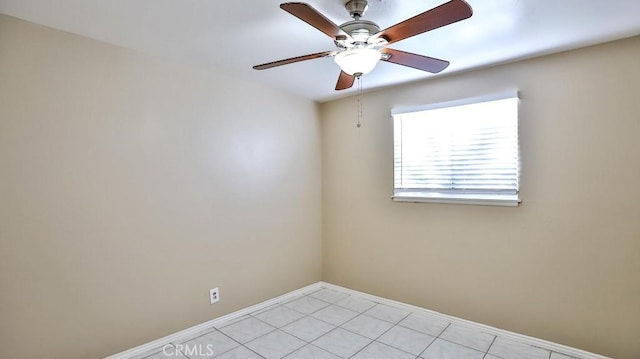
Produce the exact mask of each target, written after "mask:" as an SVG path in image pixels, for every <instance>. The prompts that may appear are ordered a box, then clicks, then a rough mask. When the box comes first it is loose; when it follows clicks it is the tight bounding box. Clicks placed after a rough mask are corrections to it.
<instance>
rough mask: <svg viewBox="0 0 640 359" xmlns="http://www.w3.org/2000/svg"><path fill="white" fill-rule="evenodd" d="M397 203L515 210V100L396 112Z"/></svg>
mask: <svg viewBox="0 0 640 359" xmlns="http://www.w3.org/2000/svg"><path fill="white" fill-rule="evenodd" d="M393 125H394V193H393V199H394V200H396V201H408V202H441V203H465V204H494V205H510V206H517V205H518V203H519V202H520V200H519V199H518V175H519V156H518V97H517V95H515V94H512V95H510V96H505V95H501V96H494V97H493V98H485V99H482V100H478V99H475V100H464V101H460V102H457V103H447V104H439V105H435V106H430V108H421V109H419V110H417V111H416V110H413V111H394V113H393Z"/></svg>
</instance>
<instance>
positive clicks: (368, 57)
mask: <svg viewBox="0 0 640 359" xmlns="http://www.w3.org/2000/svg"><path fill="white" fill-rule="evenodd" d="M380 57H381V56H380V51H378V50H374V49H368V48H355V49H349V50H345V51H343V52H341V53H339V54H337V55H336V57H335V61H336V63H337V64H338V66H340V69H342V71H344V72H346V73H347V74H349V75H351V76H353V75H354V74H362V75H365V74H368V73H369V72H371V71H372V70H373V69H374V68H375V67H376V65H377V64H378V61H380Z"/></svg>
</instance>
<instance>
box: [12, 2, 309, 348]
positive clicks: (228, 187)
mask: <svg viewBox="0 0 640 359" xmlns="http://www.w3.org/2000/svg"><path fill="white" fill-rule="evenodd" d="M320 154H321V153H320V122H319V116H318V113H317V106H316V105H315V104H314V103H313V102H311V101H308V100H303V99H301V98H297V97H294V96H291V95H286V94H283V93H280V92H278V91H274V90H273V89H268V88H263V87H261V86H258V85H256V84H252V83H248V82H243V81H239V80H235V79H231V78H229V77H226V76H223V75H215V74H211V73H206V72H201V71H198V70H194V69H189V68H186V67H181V66H176V65H170V64H167V63H164V62H162V61H158V60H154V59H151V58H149V57H146V56H143V55H140V54H138V53H135V52H133V51H129V50H125V49H121V48H118V47H114V46H110V45H106V44H102V43H99V42H96V41H92V40H88V39H85V38H81V37H78V36H74V35H70V34H67V33H63V32H59V31H54V30H50V29H47V28H44V27H40V26H36V25H33V24H29V23H26V22H22V21H19V20H16V19H13V18H9V17H6V16H1V15H0V357H2V358H83V359H84V358H99V357H103V356H106V355H109V354H113V353H116V352H119V351H122V350H125V349H128V348H130V347H133V346H136V345H140V344H143V343H145V342H148V341H150V340H153V339H157V338H159V337H162V336H164V335H167V334H170V333H172V332H175V331H178V330H181V329H185V328H187V327H189V326H192V325H195V324H198V323H202V322H205V321H207V320H210V319H212V318H215V317H218V316H220V315H222V314H225V313H228V312H231V311H234V310H236V309H239V308H242V307H246V306H248V305H251V304H255V303H257V302H259V301H262V300H265V299H268V298H271V297H274V296H276V295H280V294H283V293H285V292H288V291H291V290H294V289H297V288H300V287H302V286H305V285H308V284H310V283H314V282H317V281H319V280H320V279H321V277H320V275H321V196H320V194H321V188H320V186H321V180H320V177H321V175H320V169H321V168H320V167H321V162H320ZM213 287H219V288H220V290H221V298H222V300H221V302H220V303H218V304H216V305H214V306H210V305H209V304H208V290H209V289H210V288H213Z"/></svg>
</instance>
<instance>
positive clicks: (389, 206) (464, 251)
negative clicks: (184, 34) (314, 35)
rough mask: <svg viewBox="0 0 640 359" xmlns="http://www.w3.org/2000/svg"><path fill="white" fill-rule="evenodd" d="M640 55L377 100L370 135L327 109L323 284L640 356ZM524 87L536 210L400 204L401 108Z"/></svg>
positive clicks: (601, 55)
mask: <svg viewBox="0 0 640 359" xmlns="http://www.w3.org/2000/svg"><path fill="white" fill-rule="evenodd" d="M638 59H640V37H636V38H631V39H627V40H623V41H618V42H614V43H609V44H604V45H600V46H595V47H590V48H586V49H581V50H577V51H571V52H567V53H562V54H558V55H553V56H546V57H542V58H538V59H534V60H529V61H523V62H518V63H514V64H509V65H503V66H498V67H494V68H489V69H484V70H480V71H473V72H468V73H463V74H459V75H452V76H449V77H443V78H440V79H435V80H434V81H429V82H421V83H416V84H410V85H406V86H401V87H394V88H391V89H385V90H380V91H377V92H371V93H367V94H366V95H365V96H364V127H362V128H361V129H357V128H356V126H355V124H356V118H355V113H356V111H355V107H356V100H355V99H354V98H348V99H344V100H339V101H334V102H329V103H326V104H324V105H323V106H322V108H321V110H322V117H323V216H324V217H323V231H324V232H323V236H324V237H323V250H324V257H323V263H324V265H323V271H324V272H323V279H324V280H326V281H328V282H331V283H335V284H339V285H343V286H346V287H349V288H353V289H357V290H362V291H365V292H368V293H372V294H376V295H381V296H384V297H388V298H393V299H397V300H400V301H404V302H408V303H413V304H416V305H419V306H424V307H426V308H430V309H433V310H437V311H440V312H443V313H447V314H452V315H455V316H459V317H462V318H466V319H470V320H473V321H478V322H482V323H486V324H490V325H493V326H496V327H499V328H504V329H508V330H512V331H515V332H519V333H524V334H528V335H532V336H535V337H540V338H544V339H547V340H551V341H555V342H559V343H563V344H566V345H570V346H575V347H578V348H583V349H586V350H590V351H594V352H597V353H601V354H605V355H609V356H613V357H616V358H628V359H631V358H638V357H640V340H639V339H638V338H640V186H639V185H638V183H639V181H640V137H639V136H640V98H639V94H640V70H639V68H640V67H639V66H638ZM384 65H386V64H383V66H384ZM389 66H390V65H389ZM513 88H517V89H519V90H520V91H521V97H522V101H521V113H520V141H521V152H522V176H521V198H522V200H523V203H522V205H521V206H520V207H518V208H498V207H485V206H464V205H443V204H411V203H394V202H392V201H391V199H390V195H391V192H392V186H393V171H392V163H393V157H392V156H393V153H392V136H391V135H392V123H391V120H390V114H389V112H390V110H391V109H392V108H394V107H396V106H408V105H420V104H428V103H434V102H439V101H448V100H454V99H460V98H468V97H475V96H480V95H484V94H491V93H496V92H502V91H504V90H509V89H513Z"/></svg>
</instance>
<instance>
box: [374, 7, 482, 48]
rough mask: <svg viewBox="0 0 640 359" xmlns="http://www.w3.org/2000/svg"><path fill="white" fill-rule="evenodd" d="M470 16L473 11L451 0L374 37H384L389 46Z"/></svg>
mask: <svg viewBox="0 0 640 359" xmlns="http://www.w3.org/2000/svg"><path fill="white" fill-rule="evenodd" d="M471 15H473V10H472V9H471V6H469V4H467V3H466V2H465V1H464V0H452V1H449V2H448V3H444V4H442V5H440V6H438V7H435V8H433V9H431V10H428V11H425V12H423V13H422V14H420V15H417V16H414V17H412V18H410V19H407V20H405V21H403V22H401V23H399V24H396V25H393V26H391V27H389V28H387V29H385V30H382V31H380V32H379V33H377V34H376V35H374V36H376V37H384V38H385V39H387V41H389V43H390V44H391V43H394V42H398V41H400V40H404V39H406V38H409V37H411V36H415V35H418V34H422V33H424V32H427V31H431V30H433V29H437V28H439V27H442V26H445V25H449V24H453V23H454V22H458V21H460V20H464V19H467V18H470V17H471Z"/></svg>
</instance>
